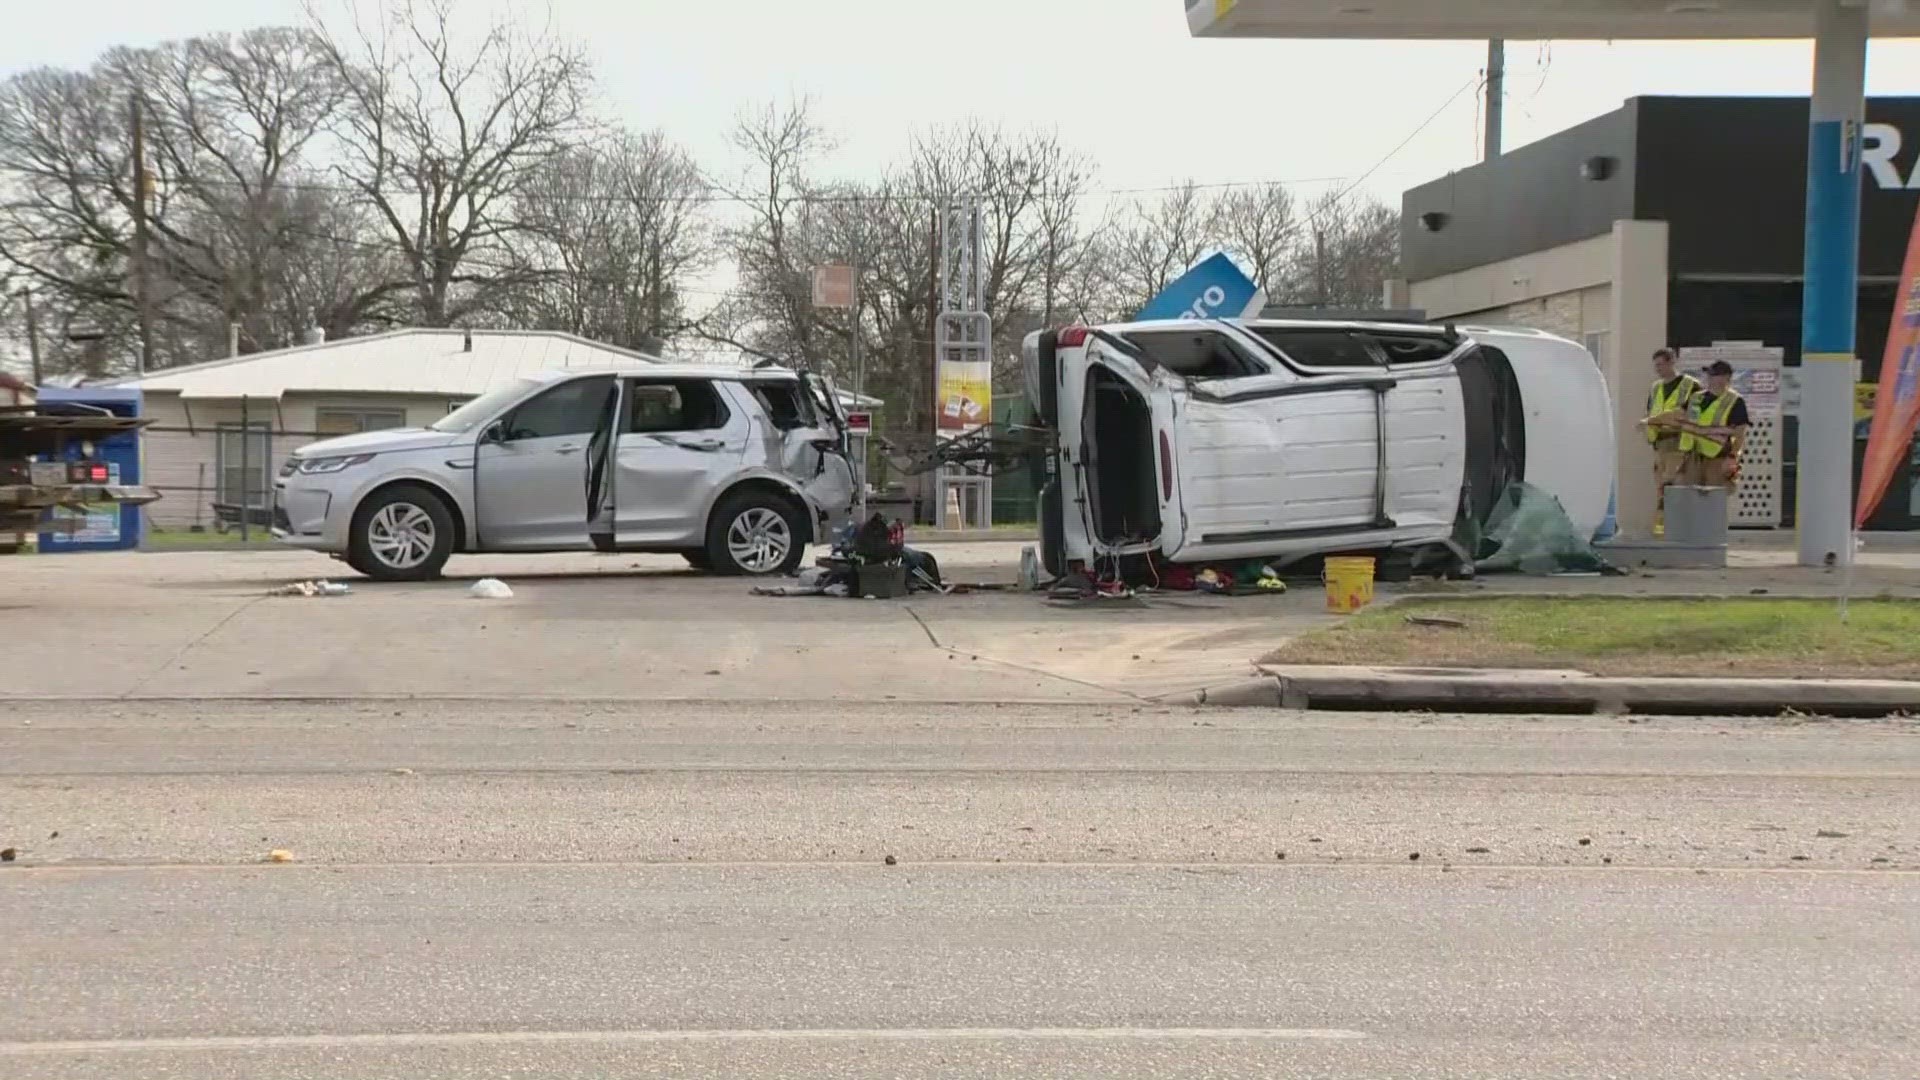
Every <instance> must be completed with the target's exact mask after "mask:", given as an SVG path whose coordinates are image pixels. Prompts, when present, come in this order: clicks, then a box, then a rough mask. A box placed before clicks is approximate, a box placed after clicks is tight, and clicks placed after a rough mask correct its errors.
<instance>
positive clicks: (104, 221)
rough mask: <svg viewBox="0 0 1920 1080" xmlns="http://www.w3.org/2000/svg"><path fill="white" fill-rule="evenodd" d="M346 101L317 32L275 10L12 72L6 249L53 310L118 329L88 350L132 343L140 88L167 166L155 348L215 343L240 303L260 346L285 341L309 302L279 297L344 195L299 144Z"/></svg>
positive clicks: (174, 350) (1, 248)
mask: <svg viewBox="0 0 1920 1080" xmlns="http://www.w3.org/2000/svg"><path fill="white" fill-rule="evenodd" d="M339 102H340V88H339V86H338V84H337V83H335V82H334V81H333V80H332V78H331V75H330V73H329V71H328V69H327V68H326V66H325V64H324V63H323V62H321V60H320V58H319V56H318V54H317V49H316V41H315V39H314V38H313V37H312V36H311V35H310V34H308V33H306V32H305V31H301V30H289V29H279V28H266V29H260V30H253V31H249V32H247V33H245V34H242V35H239V36H237V37H227V36H221V35H216V36H209V37H203V38H195V39H192V40H189V41H183V42H175V43H171V44H168V45H164V46H161V47H159V48H155V49H115V50H111V51H109V52H108V53H107V54H106V55H105V56H103V57H102V58H101V60H100V61H99V62H98V63H97V64H95V65H94V67H93V68H92V69H90V70H89V71H86V72H66V71H57V70H52V69H40V70H36V71H29V72H25V73H22V74H20V75H18V76H15V77H14V78H13V79H10V80H8V81H7V83H5V84H4V86H0V190H4V199H3V200H0V257H4V258H5V259H6V260H7V261H8V262H10V263H11V264H12V265H14V266H16V267H18V268H20V269H21V270H22V271H24V272H25V273H26V274H27V275H28V276H29V277H31V278H32V279H33V280H34V281H35V282H36V283H37V284H38V285H40V286H41V287H42V289H43V290H44V295H46V299H47V302H48V304H49V305H50V310H56V311H59V310H65V311H69V312H72V313H74V314H75V317H76V318H80V319H81V320H82V321H85V322H91V323H93V324H95V325H97V326H98V327H100V328H101V332H102V333H106V334H108V335H109V337H107V338H105V339H99V338H94V337H91V336H89V338H88V341H89V344H88V349H87V351H88V353H89V357H90V359H89V363H95V364H98V363H106V364H108V365H109V366H111V360H110V359H109V360H105V361H102V360H100V359H99V357H100V356H102V355H106V356H109V357H110V356H111V355H113V354H115V353H124V352H126V351H128V349H129V347H130V346H129V343H127V342H125V341H123V340H121V339H120V338H119V337H118V336H117V335H118V332H119V331H118V328H119V327H121V326H123V325H124V324H126V323H127V322H129V321H130V320H129V319H127V318H123V317H122V316H123V315H126V314H127V313H128V312H129V311H130V310H131V308H132V306H133V291H132V289H131V287H130V286H131V282H130V280H129V278H130V276H131V275H130V273H129V271H130V260H131V256H132V216H133V210H134V207H135V196H134V191H133V183H132V173H133V169H132V155H131V149H132V147H131V139H130V129H131V123H132V114H133V110H134V108H135V107H136V104H137V105H138V107H139V108H140V109H141V111H142V113H143V114H144V115H143V117H142V119H143V121H144V127H145V137H146V145H147V158H148V165H149V168H150V170H151V176H152V178H153V179H152V183H151V189H150V191H149V192H148V193H147V196H148V198H147V210H148V219H149V224H150V229H151V236H152V239H151V242H150V246H149V259H150V266H151V273H150V277H149V281H150V286H149V288H150V297H151V307H152V308H153V310H154V312H155V316H156V321H157V322H158V324H159V325H158V327H157V331H158V332H157V335H156V337H157V345H158V347H159V355H158V356H157V357H156V360H157V361H158V362H161V363H166V362H177V361H180V360H191V359H200V358H204V357H205V356H207V355H209V354H208V352H207V350H208V349H209V348H213V347H217V346H224V342H225V337H226V325H227V323H228V322H230V321H232V322H238V323H240V324H241V326H242V332H243V339H244V340H245V341H246V343H247V344H248V346H249V347H256V348H257V347H265V346H269V345H277V344H283V343H284V341H285V340H286V338H287V336H288V334H289V333H290V332H291V327H292V324H293V323H294V322H295V321H298V320H297V319H296V317H295V316H294V315H293V314H292V313H290V312H287V311H284V310H282V309H280V308H278V307H276V300H277V299H278V296H279V294H280V292H281V291H282V289H281V287H282V285H283V284H284V280H285V278H286V276H287V275H288V274H289V273H290V272H291V268H293V267H296V266H302V265H305V264H306V263H308V262H309V261H310V257H311V253H310V252H309V251H308V250H307V246H306V238H307V235H308V234H309V233H310V232H311V231H312V226H313V220H314V218H315V215H318V214H322V213H324V212H325V204H326V203H327V201H328V199H329V197H330V196H329V195H328V194H327V193H325V192H322V191H318V190H312V189H308V188H306V187H305V186H304V185H305V184H306V183H308V182H309V181H310V180H311V179H312V177H311V174H310V172H309V171H307V170H305V169H304V168H303V167H302V164H301V160H302V157H303V155H304V154H305V153H306V151H307V148H308V146H309V144H310V143H311V142H312V141H313V139H314V138H315V137H316V136H317V134H318V133H319V132H320V130H321V129H322V127H323V126H324V125H325V124H326V122H327V120H328V118H329V117H330V116H331V115H332V113H333V110H334V109H335V108H336V107H337V106H338V104H339ZM103 340H104V342H105V343H104V344H101V343H100V342H101V341H103ZM215 355H217V354H215Z"/></svg>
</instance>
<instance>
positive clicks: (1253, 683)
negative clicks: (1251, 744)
mask: <svg viewBox="0 0 1920 1080" xmlns="http://www.w3.org/2000/svg"><path fill="white" fill-rule="evenodd" d="M1282 682H1283V680H1281V679H1278V678H1276V677H1274V676H1272V675H1264V676H1260V677H1258V678H1252V679H1242V680H1240V681H1239V682H1231V683H1226V684H1225V685H1222V686H1209V687H1206V688H1204V689H1200V690H1190V691H1187V692H1185V693H1179V694H1168V695H1165V696H1163V697H1161V698H1159V699H1157V700H1158V701H1159V702H1160V704H1163V705H1212V706H1215V707H1218V708H1223V709H1278V708H1281V707H1283V706H1285V698H1284V695H1283V694H1282V692H1281V690H1282ZM1293 707H1294V708H1298V707H1299V706H1293Z"/></svg>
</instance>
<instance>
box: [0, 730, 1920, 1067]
mask: <svg viewBox="0 0 1920 1080" xmlns="http://www.w3.org/2000/svg"><path fill="white" fill-rule="evenodd" d="M0 769H3V770H4V779H3V780H0V823H5V824H4V827H5V828H6V829H8V830H10V832H9V833H8V834H7V835H5V836H0V844H13V845H17V846H18V847H19V848H21V849H22V851H23V853H22V855H21V858H20V861H19V862H16V863H14V864H11V865H8V866H5V867H3V868H0V911H4V912H6V915H7V926H8V944H7V948H5V949H4V950H0V1015H5V1016H7V1017H8V1019H9V1023H8V1024H7V1025H6V1030H5V1031H4V1032H0V1075H5V1076H8V1077H21V1078H29V1080H37V1078H44V1077H61V1078H90V1077H112V1078H115V1080H124V1078H142V1077H162V1076H167V1077H194V1078H197V1080H198V1078H206V1080H217V1078H223V1077H235V1078H238V1077H246V1078H248V1080H295V1078H315V1080H319V1078H324V1080H365V1078H387V1077H392V1078H399V1077H409V1078H411V1077H418V1076H434V1077H443V1076H444V1077H466V1076H472V1077H480V1076H485V1077H500V1076H512V1077H535V1076H538V1077H578V1078H582V1080H585V1078H589V1077H591V1078H596V1080H598V1078H606V1077H638V1076H686V1077H706V1076H728V1077H744V1078H750V1080H751V1078H757V1077H784V1076H792V1075H806V1074H813V1073H830V1074H832V1075H845V1076H872V1077H895V1076H907V1077H922V1076H925V1077H931V1076H956V1075H958V1076H1008V1075H1013V1076H1053V1077H1058V1076H1087V1077H1095V1076H1100V1077H1106V1076H1182V1077H1188V1076H1192V1077H1203V1076H1204V1077H1215V1076H1246V1075H1282V1074H1284V1075H1300V1076H1326V1077H1362V1076H1381V1075H1392V1076H1423V1077H1486V1076H1492V1077H1513V1078H1520V1077H1527V1078H1532V1077H1539V1076H1554V1075H1577V1076H1594V1075H1607V1076H1622V1077H1661V1078H1666V1077H1671V1076H1676V1075H1685V1076H1766V1077H1769V1078H1772V1077H1796V1076H1807V1077H1812V1076H1821V1077H1829V1076H1843V1077H1887V1078H1893V1077H1907V1076H1911V1075H1913V1073H1914V1071H1915V1069H1916V1068H1920V1009H1916V1008H1915V1007H1914V1006H1915V1003H1916V1002H1920V966H1916V965H1915V964H1914V963H1913V959H1914V957H1915V956H1916V954H1920V923H1916V922H1915V920H1914V919H1913V918H1912V917H1911V916H1912V912H1913V910H1914V907H1915V904H1916V901H1920V843H1917V842H1916V841H1915V840H1914V837H1915V836H1916V835H1920V817H1917V816H1916V815H1920V809H1916V806H1920V800H1916V799H1914V798H1913V797H1912V795H1913V793H1914V792H1915V791H1916V790H1920V738H1917V737H1916V732H1915V728H1914V726H1913V725H1912V724H1911V723H1908V722H1870V723H1869V722H1856V723H1848V722H1801V723H1791V724H1789V723H1780V722H1742V721H1710V720H1697V719H1696V720H1678V719H1675V720H1656V721H1649V722H1644V723H1638V722H1629V721H1627V720H1624V719H1623V720H1609V721H1600V720H1596V719H1594V718H1581V719H1568V718H1562V719H1549V718H1470V717H1458V716H1440V717H1413V716H1365V715H1341V716H1336V717H1325V716H1317V715H1302V714H1286V713H1237V714H1223V713H1218V712H1210V713H1202V712H1198V711H1181V710H1162V709H1151V708H1142V707H1139V706H1132V705H1118V706H1116V705H1107V704H1090V705H1074V704H1050V705H1025V706H1016V705H1006V706H1002V707H1001V708H997V709H996V708H993V707H992V706H990V705H989V706H980V705H973V706H968V705H951V706H923V705H899V704H887V703H877V704H870V705H845V704H841V705H833V704H824V703H821V704H808V703H803V702H801V703H794V702H789V703H781V704H768V705H764V706H759V707H754V708H743V707H741V705H740V704H739V703H737V702H735V703H710V704H703V703H670V702H622V703H608V702H565V701H557V702H535V701H508V702H496V703H491V704H488V703H478V702H465V701H463V702H408V703H396V702H370V701H362V702H338V703H299V702H238V701H230V702H207V701H191V702H162V701H126V702H117V703H108V704H103V705H101V706H99V707H97V708H87V709H84V710H78V709H75V708H74V706H73V704H72V703H69V702H57V701H46V702H18V701H16V702H13V703H11V704H10V705H9V706H8V710H7V714H6V717H5V719H4V720H0ZM55 833H58V836H55V835H53V834H55ZM1583 840H1584V841H1588V842H1586V843H1583V842H1582V841H1583ZM271 847H281V848H286V849H290V850H291V851H292V852H293V853H294V858H295V861H294V862H293V863H291V864H287V865H266V864H262V863H261V862H260V860H261V858H262V857H263V856H264V855H265V853H266V851H267V850H268V849H269V848H271ZM1282 852H1284V854H1285V856H1286V857H1285V858H1284V859H1281V858H1280V857H1279V855H1280V854H1281V853H1282ZM1414 853H1418V854H1419V855H1420V856H1421V857H1420V858H1419V859H1418V860H1415V859H1412V858H1410V856H1411V855H1413V854H1414ZM886 855H893V856H894V857H895V858H896V860H897V865H885V863H884V857H885V856H886Z"/></svg>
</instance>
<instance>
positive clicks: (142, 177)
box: [133, 93, 153, 375]
mask: <svg viewBox="0 0 1920 1080" xmlns="http://www.w3.org/2000/svg"><path fill="white" fill-rule="evenodd" d="M140 112H141V110H140V95H139V94H137V93H136V94H135V95H134V96H133V288H134V293H135V295H134V304H135V305H136V308H137V310H138V313H139V320H140V360H139V372H138V373H139V374H141V375H145V374H146V373H147V369H148V368H149V367H151V366H152V365H153V304H152V291H153V290H152V287H151V286H152V277H151V276H150V275H149V273H148V269H147V189H148V188H149V187H150V186H152V178H150V177H149V176H148V175H147V134H146V126H145V124H144V122H143V120H142V117H141V115H140Z"/></svg>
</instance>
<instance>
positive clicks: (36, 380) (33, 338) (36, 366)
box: [20, 289, 46, 386]
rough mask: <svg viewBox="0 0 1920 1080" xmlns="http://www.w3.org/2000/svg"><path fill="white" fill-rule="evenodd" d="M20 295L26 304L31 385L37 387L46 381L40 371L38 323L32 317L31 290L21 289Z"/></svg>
mask: <svg viewBox="0 0 1920 1080" xmlns="http://www.w3.org/2000/svg"><path fill="white" fill-rule="evenodd" d="M20 295H21V297H22V298H24V299H25V300H26V302H27V354H28V355H29V356H31V357H33V385H35V386H39V385H40V384H41V383H42V382H44V381H46V378H45V374H44V373H43V372H42V371H41V370H40V322H39V320H38V319H35V318H34V317H33V290H32V289H22V290H20Z"/></svg>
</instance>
